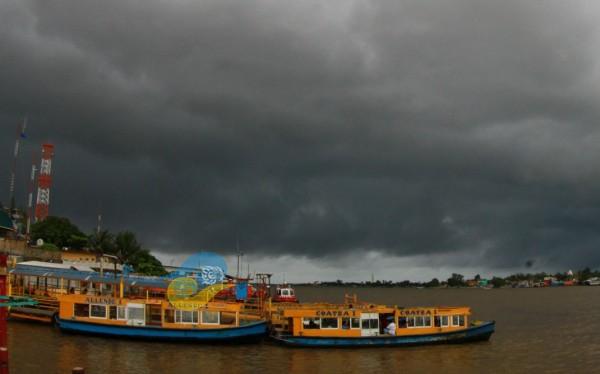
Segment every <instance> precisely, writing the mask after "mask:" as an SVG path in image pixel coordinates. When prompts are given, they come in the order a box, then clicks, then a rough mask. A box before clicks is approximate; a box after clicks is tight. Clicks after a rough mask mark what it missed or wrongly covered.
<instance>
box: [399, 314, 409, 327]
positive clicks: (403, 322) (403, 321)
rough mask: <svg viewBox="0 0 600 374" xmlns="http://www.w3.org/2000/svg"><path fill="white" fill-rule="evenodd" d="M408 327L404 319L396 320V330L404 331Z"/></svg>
mask: <svg viewBox="0 0 600 374" xmlns="http://www.w3.org/2000/svg"><path fill="white" fill-rule="evenodd" d="M407 327H408V324H407V321H406V317H400V318H398V328H401V329H405V328H407Z"/></svg>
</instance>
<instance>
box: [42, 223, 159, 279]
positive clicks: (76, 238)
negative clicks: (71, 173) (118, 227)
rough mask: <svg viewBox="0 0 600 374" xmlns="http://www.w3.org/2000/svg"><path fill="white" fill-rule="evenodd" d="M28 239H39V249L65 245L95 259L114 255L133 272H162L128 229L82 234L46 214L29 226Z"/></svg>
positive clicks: (148, 273) (54, 248) (72, 225)
mask: <svg viewBox="0 0 600 374" xmlns="http://www.w3.org/2000/svg"><path fill="white" fill-rule="evenodd" d="M31 239H32V240H33V241H37V240H38V239H42V240H43V241H44V244H43V246H42V248H43V249H46V250H56V251H57V250H60V249H61V248H65V247H66V248H69V249H75V250H88V251H90V252H92V253H94V254H95V255H96V257H97V258H99V257H100V256H101V255H102V254H110V255H113V256H116V257H117V258H118V259H119V262H120V263H122V264H127V265H131V266H132V267H133V269H134V271H135V272H136V273H140V274H145V275H164V274H166V271H165V269H164V267H163V266H162V264H161V263H160V261H159V260H158V259H157V258H156V257H154V256H153V255H152V254H150V251H149V250H147V249H144V248H143V247H142V245H141V243H140V242H138V240H137V238H136V235H135V234H134V233H133V232H131V231H121V232H118V233H116V234H113V233H111V232H109V231H108V230H100V231H95V232H93V233H91V234H88V235H86V234H84V233H83V232H82V231H81V230H80V229H79V228H78V227H77V226H76V225H75V224H73V223H72V222H71V221H70V220H69V219H68V218H65V217H54V216H50V217H48V218H46V219H45V220H43V221H39V222H36V223H34V224H33V225H32V226H31Z"/></svg>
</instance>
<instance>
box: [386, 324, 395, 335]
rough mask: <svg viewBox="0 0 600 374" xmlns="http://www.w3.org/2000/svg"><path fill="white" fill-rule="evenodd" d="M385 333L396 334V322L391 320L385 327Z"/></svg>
mask: <svg viewBox="0 0 600 374" xmlns="http://www.w3.org/2000/svg"><path fill="white" fill-rule="evenodd" d="M385 333H386V334H388V335H396V324H395V323H394V322H390V324H389V325H387V326H386V327H385Z"/></svg>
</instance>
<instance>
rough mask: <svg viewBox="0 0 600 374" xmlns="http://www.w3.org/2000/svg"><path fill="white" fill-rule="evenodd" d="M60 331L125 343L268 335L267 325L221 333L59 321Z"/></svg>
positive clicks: (242, 339)
mask: <svg viewBox="0 0 600 374" xmlns="http://www.w3.org/2000/svg"><path fill="white" fill-rule="evenodd" d="M56 322H57V325H58V327H59V328H60V329H61V331H64V332H70V333H77V334H88V335H100V336H109V337H116V338H126V339H144V340H160V341H185V342H207V343H209V342H222V343H230V342H252V341H258V340H261V339H262V338H263V337H265V336H266V335H267V322H266V321H261V322H254V323H251V324H247V325H244V326H239V327H229V328H221V329H186V330H180V329H166V328H161V327H151V326H111V325H102V324H96V323H88V322H81V321H70V320H65V319H57V320H56Z"/></svg>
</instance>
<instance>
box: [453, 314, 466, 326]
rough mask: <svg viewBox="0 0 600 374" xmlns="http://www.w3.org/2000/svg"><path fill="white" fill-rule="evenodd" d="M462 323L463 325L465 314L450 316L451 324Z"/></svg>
mask: <svg viewBox="0 0 600 374" xmlns="http://www.w3.org/2000/svg"><path fill="white" fill-rule="evenodd" d="M464 325H465V316H463V315H455V316H452V326H464Z"/></svg>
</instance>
